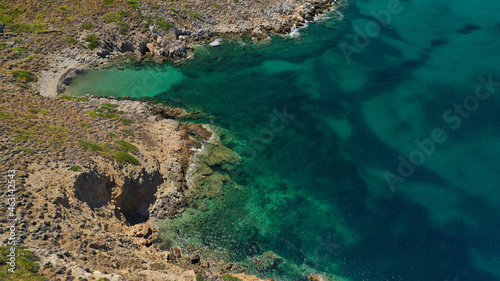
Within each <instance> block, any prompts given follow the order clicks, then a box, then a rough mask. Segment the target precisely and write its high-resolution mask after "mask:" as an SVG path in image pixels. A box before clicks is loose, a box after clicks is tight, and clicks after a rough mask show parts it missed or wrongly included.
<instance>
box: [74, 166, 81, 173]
mask: <svg viewBox="0 0 500 281" xmlns="http://www.w3.org/2000/svg"><path fill="white" fill-rule="evenodd" d="M81 169H82V166H79V165H73V166H71V171H73V172H78V171H80V170H81Z"/></svg>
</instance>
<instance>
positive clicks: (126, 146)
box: [116, 140, 139, 153]
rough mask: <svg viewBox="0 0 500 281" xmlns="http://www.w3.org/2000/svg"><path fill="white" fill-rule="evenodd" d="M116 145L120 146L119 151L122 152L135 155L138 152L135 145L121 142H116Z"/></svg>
mask: <svg viewBox="0 0 500 281" xmlns="http://www.w3.org/2000/svg"><path fill="white" fill-rule="evenodd" d="M116 144H118V145H119V146H120V149H121V150H123V151H130V152H131V153H136V152H137V151H139V149H138V148H137V147H136V146H135V145H133V144H131V143H128V142H126V141H123V140H121V141H117V142H116Z"/></svg>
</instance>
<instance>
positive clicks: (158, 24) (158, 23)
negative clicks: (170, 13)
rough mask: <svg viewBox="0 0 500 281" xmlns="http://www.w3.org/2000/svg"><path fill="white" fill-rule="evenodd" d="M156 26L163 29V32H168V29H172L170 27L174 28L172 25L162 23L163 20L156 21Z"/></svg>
mask: <svg viewBox="0 0 500 281" xmlns="http://www.w3.org/2000/svg"><path fill="white" fill-rule="evenodd" d="M156 25H157V26H159V27H161V28H163V30H165V31H169V30H170V28H172V26H174V24H173V23H171V22H169V21H163V20H160V19H158V20H156Z"/></svg>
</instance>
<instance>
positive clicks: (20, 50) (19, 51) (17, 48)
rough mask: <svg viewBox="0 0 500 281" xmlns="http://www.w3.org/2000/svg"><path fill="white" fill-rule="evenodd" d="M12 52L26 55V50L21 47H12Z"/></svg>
mask: <svg viewBox="0 0 500 281" xmlns="http://www.w3.org/2000/svg"><path fill="white" fill-rule="evenodd" d="M12 50H13V51H16V52H18V53H21V54H24V53H26V48H23V47H14V48H12Z"/></svg>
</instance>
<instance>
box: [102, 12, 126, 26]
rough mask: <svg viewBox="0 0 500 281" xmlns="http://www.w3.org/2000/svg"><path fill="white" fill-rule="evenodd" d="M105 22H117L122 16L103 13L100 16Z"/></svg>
mask: <svg viewBox="0 0 500 281" xmlns="http://www.w3.org/2000/svg"><path fill="white" fill-rule="evenodd" d="M102 19H103V20H104V21H105V22H107V23H111V22H117V21H121V20H122V16H121V15H120V14H117V13H113V12H109V13H107V14H105V15H104V17H103V18H102Z"/></svg>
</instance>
